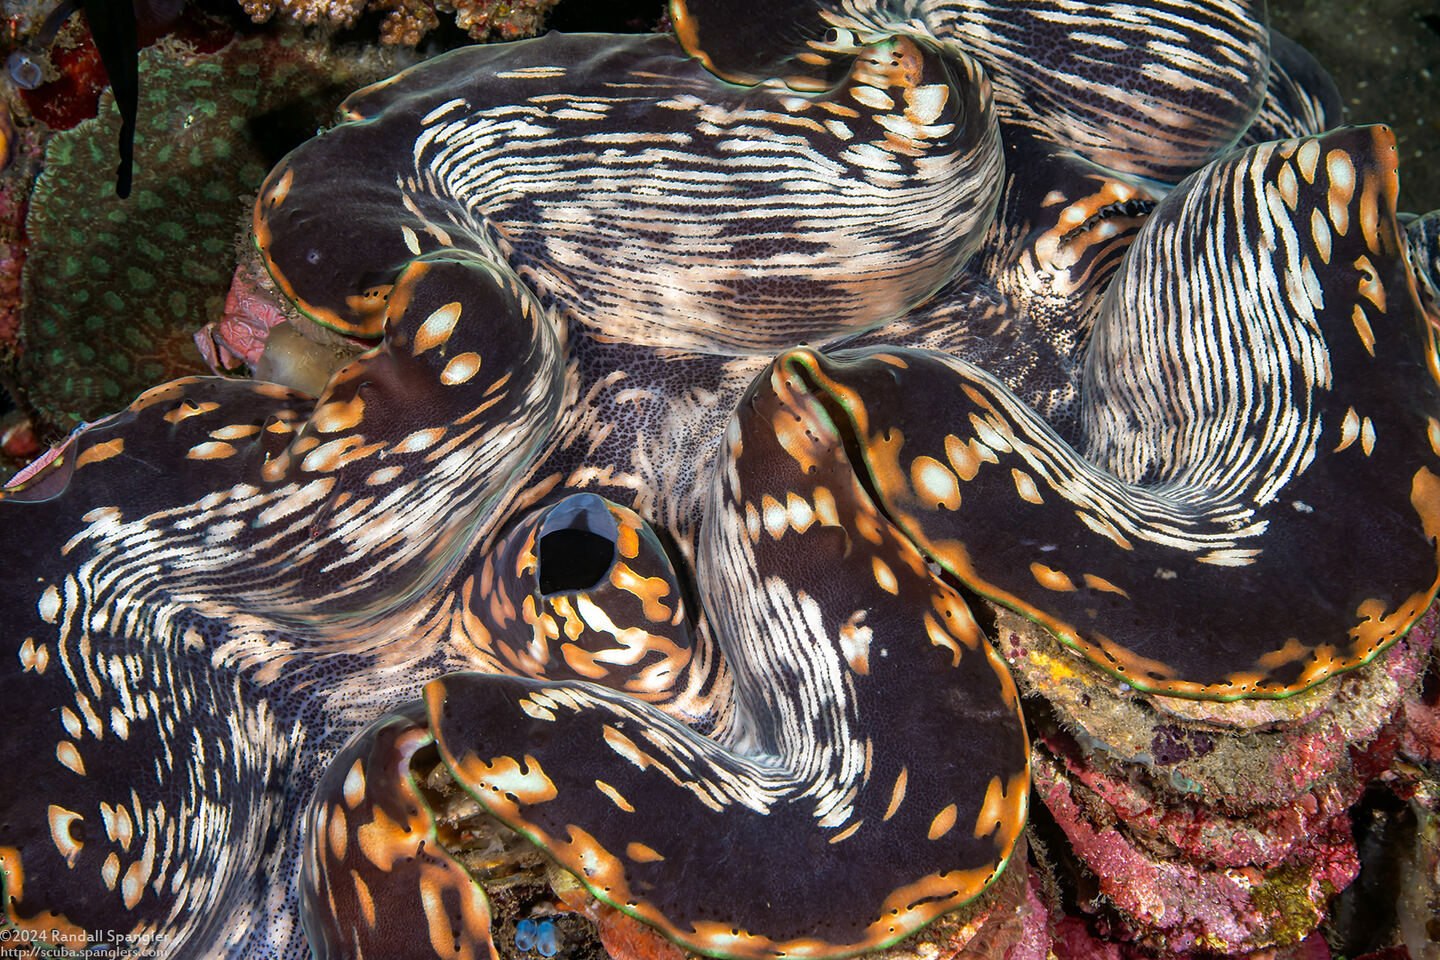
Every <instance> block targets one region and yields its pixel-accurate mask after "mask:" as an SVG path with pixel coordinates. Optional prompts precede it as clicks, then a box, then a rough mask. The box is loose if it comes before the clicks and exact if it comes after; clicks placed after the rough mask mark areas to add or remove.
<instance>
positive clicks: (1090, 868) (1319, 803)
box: [1001, 612, 1436, 960]
mask: <svg viewBox="0 0 1440 960" xmlns="http://www.w3.org/2000/svg"><path fill="white" fill-rule="evenodd" d="M1001 623H1002V625H1003V629H1002V632H1001V637H1002V641H1005V638H1006V637H1007V636H1008V642H1002V644H1001V646H1002V650H1004V651H1005V655H1006V658H1007V660H1008V661H1009V662H1010V664H1011V666H1012V668H1013V669H1014V670H1015V672H1016V675H1017V677H1018V678H1019V680H1020V683H1021V687H1022V689H1023V690H1025V691H1026V692H1027V694H1030V695H1032V696H1035V695H1041V696H1044V697H1045V699H1046V701H1047V702H1048V709H1046V710H1045V711H1038V710H1037V711H1036V714H1035V715H1034V716H1036V717H1038V719H1037V720H1036V728H1037V731H1036V732H1037V736H1036V737H1035V740H1034V742H1033V749H1032V758H1031V759H1032V773H1033V777H1034V788H1035V796H1036V799H1037V800H1038V804H1039V805H1040V806H1041V807H1043V809H1044V811H1045V812H1046V815H1047V817H1048V818H1049V819H1050V820H1052V821H1053V823H1054V824H1055V826H1056V827H1058V829H1059V831H1060V833H1061V834H1063V837H1064V842H1063V844H1054V843H1051V844H1049V845H1047V846H1046V847H1045V852H1046V854H1047V862H1050V863H1051V869H1053V870H1055V871H1057V875H1058V874H1073V875H1077V876H1080V877H1082V878H1083V879H1082V880H1081V881H1080V887H1079V888H1077V889H1086V890H1089V891H1091V893H1090V894H1089V896H1088V897H1086V896H1080V895H1078V893H1077V894H1076V903H1075V904H1074V905H1073V906H1072V907H1070V908H1061V909H1058V910H1057V912H1056V916H1055V923H1054V927H1053V929H1054V931H1055V933H1054V935H1055V937H1056V945H1057V947H1056V949H1057V955H1058V956H1062V957H1073V958H1077V960H1078V958H1087V960H1088V958H1092V957H1093V958H1096V960H1098V958H1100V957H1102V956H1103V957H1107V958H1115V960H1120V958H1122V957H1129V956H1131V953H1129V952H1127V951H1128V950H1129V949H1131V948H1133V950H1138V951H1141V953H1142V954H1144V955H1150V956H1153V955H1155V954H1157V953H1158V954H1160V955H1162V956H1179V955H1189V954H1192V953H1196V952H1198V953H1201V954H1206V955H1210V954H1225V955H1236V954H1252V953H1254V954H1259V953H1261V952H1263V953H1264V954H1265V955H1266V956H1269V955H1270V954H1272V953H1273V952H1275V951H1282V952H1285V953H1294V952H1295V951H1299V952H1300V954H1305V955H1307V956H1308V955H1310V954H1313V952H1314V950H1311V951H1310V954H1306V953H1305V950H1302V949H1301V948H1302V946H1303V945H1305V944H1312V943H1314V944H1320V945H1322V946H1323V940H1321V939H1320V938H1319V937H1318V935H1317V934H1316V930H1317V928H1318V927H1319V926H1320V925H1321V924H1322V922H1323V921H1325V919H1326V918H1327V916H1328V913H1329V901H1330V900H1331V898H1332V897H1333V896H1334V895H1335V894H1336V893H1338V892H1339V891H1341V890H1343V889H1345V888H1346V887H1347V886H1348V885H1349V884H1350V883H1351V882H1352V881H1353V880H1354V879H1355V877H1356V875H1357V874H1358V872H1359V869H1360V860H1359V855H1358V853H1357V850H1356V844H1355V839H1354V835H1353V832H1352V828H1351V821H1350V815H1349V811H1350V810H1351V808H1352V806H1353V805H1354V804H1355V803H1356V802H1357V801H1358V800H1359V799H1360V797H1361V794H1362V793H1363V792H1364V790H1365V787H1366V784H1367V783H1371V782H1373V781H1375V780H1376V779H1377V778H1383V777H1385V776H1387V771H1388V770H1389V769H1390V767H1391V766H1392V763H1393V762H1394V759H1395V756H1396V751H1397V746H1398V745H1400V744H1411V745H1412V746H1411V747H1410V748H1409V749H1411V750H1412V752H1413V751H1415V750H1423V749H1424V747H1423V746H1422V742H1423V741H1424V738H1425V737H1426V736H1427V731H1428V730H1429V729H1430V728H1429V727H1428V726H1427V725H1426V722H1427V721H1428V720H1429V719H1430V718H1431V713H1430V712H1429V711H1428V709H1427V708H1426V707H1425V706H1424V704H1423V703H1421V702H1420V701H1419V700H1418V699H1417V698H1418V696H1419V686H1420V680H1421V677H1422V675H1423V672H1424V670H1425V668H1426V664H1427V663H1428V662H1429V658H1430V654H1431V647H1432V643H1433V637H1434V633H1435V627H1436V615H1435V613H1434V612H1432V613H1430V614H1428V615H1427V617H1426V618H1425V619H1423V620H1422V621H1421V623H1420V624H1419V625H1418V626H1417V627H1416V628H1415V629H1414V630H1412V631H1411V633H1410V635H1409V636H1407V637H1406V638H1404V639H1403V640H1402V641H1401V642H1399V643H1397V644H1396V645H1395V646H1394V647H1392V648H1391V649H1390V650H1389V651H1387V652H1386V653H1385V654H1384V655H1382V656H1381V657H1380V658H1378V659H1377V660H1376V661H1375V662H1373V663H1371V664H1369V665H1367V666H1365V667H1362V668H1360V669H1358V670H1356V671H1353V672H1352V673H1349V674H1346V675H1344V676H1341V677H1338V678H1336V679H1335V680H1333V681H1331V682H1330V683H1328V684H1325V685H1323V686H1321V687H1319V688H1315V689H1312V690H1310V691H1306V692H1304V693H1302V694H1299V695H1297V696H1294V697H1291V698H1289V699H1285V700H1275V701H1252V702H1248V703H1247V702H1237V703H1234V704H1226V703H1205V702H1196V701H1180V700H1176V699H1174V698H1169V697H1160V696H1145V695H1140V694H1137V693H1136V692H1135V691H1133V690H1131V689H1129V688H1128V687H1127V686H1126V685H1125V684H1123V683H1120V682H1118V681H1115V680H1114V679H1112V678H1102V677H1098V676H1095V675H1094V674H1093V673H1091V672H1089V671H1088V669H1087V668H1085V667H1084V666H1083V665H1081V664H1080V663H1079V661H1078V658H1075V657H1073V656H1071V655H1069V654H1068V653H1067V652H1066V651H1064V650H1063V649H1062V648H1059V647H1058V645H1057V644H1055V643H1054V641H1053V640H1050V639H1049V638H1048V637H1046V636H1044V635H1043V634H1042V633H1041V632H1040V631H1037V630H1034V629H1032V628H1030V627H1029V626H1028V624H1026V623H1025V622H1024V621H1021V620H1020V619H1019V618H1014V617H1012V616H1010V615H1004V614H1002V615H1001ZM1410 717H1414V718H1417V719H1419V721H1420V723H1419V724H1418V726H1417V727H1416V728H1414V729H1411V728H1410V727H1408V726H1406V725H1405V721H1406V720H1407V718H1410ZM1092 938H1093V939H1092ZM1102 942H1106V943H1108V944H1109V946H1105V947H1101V946H1099V945H1100V944H1101V943H1102ZM1122 944H1128V945H1129V948H1127V949H1126V950H1120V949H1119V947H1118V946H1117V945H1122ZM1061 945H1068V946H1066V949H1065V950H1063V951H1062V950H1061ZM1315 949H1318V947H1316V948H1315ZM1117 950H1118V951H1119V952H1116V951H1117ZM1066 951H1068V952H1066ZM1097 951H1098V952H1097ZM1136 955H1137V956H1138V955H1139V954H1136Z"/></svg>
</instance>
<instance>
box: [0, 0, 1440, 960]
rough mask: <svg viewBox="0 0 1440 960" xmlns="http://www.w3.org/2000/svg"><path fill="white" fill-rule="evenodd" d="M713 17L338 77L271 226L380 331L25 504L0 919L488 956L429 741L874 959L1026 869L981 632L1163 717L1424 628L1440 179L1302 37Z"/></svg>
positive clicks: (554, 824) (1072, 18) (685, 891)
mask: <svg viewBox="0 0 1440 960" xmlns="http://www.w3.org/2000/svg"><path fill="white" fill-rule="evenodd" d="M720 6H724V5H720V4H711V3H705V2H693V0H692V2H690V3H677V5H676V7H675V22H676V25H677V32H678V35H679V42H677V41H676V40H675V39H672V38H669V37H658V36H657V37H644V38H617V37H608V36H601V35H586V36H560V35H553V34H552V35H550V36H548V37H545V38H541V39H537V40H533V41H525V42H521V43H516V44H507V45H496V46H489V47H472V48H467V49H463V50H459V51H455V52H452V53H450V54H446V55H443V56H441V57H438V58H435V59H433V60H431V61H428V62H426V63H423V64H420V65H418V66H416V67H413V68H411V69H409V70H407V71H404V72H402V73H400V74H399V75H397V76H396V77H394V78H392V79H390V80H387V81H385V82H382V83H380V84H376V85H374V86H371V87H368V88H366V89H364V90H361V91H359V92H358V93H356V94H354V95H353V96H352V97H351V98H350V99H349V100H347V102H346V104H345V107H344V112H345V121H344V122H343V123H341V124H340V125H338V126H337V127H335V128H334V129H332V130H330V131H328V132H327V133H324V134H323V135H321V136H319V137H317V138H316V139H314V140H312V141H310V142H309V143H307V144H305V145H304V146H302V147H300V148H299V149H298V150H296V151H295V152H294V153H292V154H291V155H290V156H289V157H288V158H286V159H285V160H284V161H283V162H282V163H281V164H280V165H279V166H278V167H277V168H276V169H275V170H274V171H272V173H271V174H270V176H269V178H268V179H267V181H266V183H265V185H264V187H263V188H262V190H261V193H260V196H259V198H258V201H257V203H256V207H255V214H254V222H253V233H254V238H255V243H256V246H257V248H258V250H259V253H260V256H261V258H262V259H263V262H264V264H265V266H266V268H267V269H268V271H269V273H270V275H271V277H272V278H273V281H274V283H275V284H276V286H277V287H278V288H279V289H280V290H282V291H283V292H284V294H285V295H286V297H287V298H288V299H289V300H291V301H292V302H293V303H294V305H295V306H296V307H297V308H298V310H299V311H300V312H301V313H302V314H304V315H305V316H307V317H308V318H310V319H312V320H314V321H317V322H318V323H320V324H322V325H324V326H326V327H329V328H331V329H334V330H339V331H342V332H345V333H348V334H351V335H355V336H358V337H364V338H370V339H372V340H375V339H378V340H379V342H378V343H377V344H376V345H375V346H374V347H373V348H372V349H369V350H367V351H366V352H364V353H363V354H361V355H360V356H358V357H357V358H355V359H354V360H353V361H351V362H350V363H348V364H347V365H345V366H343V367H341V368H340V369H339V370H336V371H335V372H334V373H333V375H332V376H331V378H330V380H329V383H328V384H327V385H326V387H325V389H324V391H323V392H322V393H321V394H320V396H319V397H316V398H311V397H309V396H306V395H304V394H300V393H298V392H296V391H293V390H291V389H288V388H286V387H283V386H280V385H276V384H271V383H262V382H245V381H230V380H223V379H218V378H191V379H187V380H180V381H175V382H173V383H169V384H165V385H162V386H159V387H156V388H154V389H152V390H150V391H148V392H147V393H145V394H143V395H142V396H141V397H140V398H139V399H137V400H136V401H135V402H134V403H133V404H131V406H130V407H128V408H127V409H126V410H124V411H122V412H121V413H119V414H116V415H115V416H113V417H111V418H109V419H107V420H105V421H102V422H100V423H98V424H94V425H91V426H89V427H88V428H86V429H84V430H83V431H81V432H80V433H78V434H77V435H76V436H75V437H73V438H72V439H71V440H70V441H69V442H68V443H67V444H66V445H65V446H64V447H63V448H62V449H61V450H59V451H58V452H57V453H56V455H55V456H54V457H53V459H51V460H50V461H49V462H48V463H47V464H46V465H44V466H43V467H41V468H39V469H37V470H36V471H34V472H32V473H30V474H28V475H27V476H25V477H24V478H23V479H22V480H20V482H18V483H17V484H15V485H13V486H12V487H10V488H9V489H7V491H6V494H5V496H4V498H3V500H0V503H3V510H4V518H5V524H4V526H3V528H0V537H3V538H4V550H5V552H6V555H7V566H6V569H5V572H4V575H3V590H4V596H5V598H6V599H7V601H8V603H7V608H8V614H7V624H6V630H5V635H4V636H5V639H4V643H5V644H6V651H7V652H6V653H5V655H4V658H3V660H0V664H3V666H0V670H3V673H0V690H3V701H0V716H3V721H4V722H5V723H6V724H7V725H8V726H9V728H10V729H11V730H14V731H19V732H20V734H22V735H16V736H12V737H10V738H9V739H7V740H6V741H5V742H4V746H3V747H0V750H3V753H0V756H3V758H4V760H5V763H6V765H7V766H8V767H9V768H10V769H13V770H15V771H23V776H16V777H13V778H12V779H11V780H10V781H8V782H7V783H6V784H5V785H4V786H3V787H0V810H3V821H0V823H3V826H0V870H3V882H4V895H5V901H4V902H5V909H6V911H7V913H6V916H7V918H8V924H9V926H8V927H7V930H10V931H19V932H24V933H25V934H26V935H27V936H28V935H30V934H31V933H34V934H35V935H40V934H42V933H43V934H45V935H47V936H49V938H50V940H51V941H52V942H54V943H56V944H57V945H61V946H75V945H77V944H80V943H83V942H85V941H86V940H87V939H89V940H93V939H95V938H96V936H97V934H96V933H95V932H96V931H114V932H116V933H117V934H119V935H123V936H124V937H126V938H128V942H132V943H140V942H143V943H147V944H151V945H154V946H157V947H158V948H159V949H160V950H161V951H162V952H164V953H165V954H166V955H169V956H192V955H198V954H202V953H204V954H217V955H218V954H228V955H234V956H246V957H259V956H285V957H292V956H298V955H300V954H302V953H303V952H304V950H305V949H306V946H305V944H306V938H307V937H308V939H309V943H310V945H311V946H312V947H313V949H314V950H315V952H316V953H317V955H321V956H358V955H362V954H363V955H370V956H400V955H402V954H403V955H407V956H484V955H487V954H492V953H493V951H494V950H495V946H494V942H493V938H492V936H491V929H490V914H489V909H488V906H487V902H486V897H485V894H484V892H483V890H482V889H481V887H480V886H479V885H478V884H477V883H476V882H475V881H474V880H473V878H472V877H471V876H470V875H469V874H468V873H467V871H466V869H465V867H464V866H463V865H462V864H461V862H460V861H459V860H457V859H456V858H455V857H454V856H453V855H452V853H451V852H450V851H448V850H447V849H446V847H445V845H444V843H442V842H441V839H442V837H441V831H440V830H439V829H438V827H437V817H436V814H435V811H434V809H433V808H432V798H431V796H430V795H429V794H428V793H427V792H426V791H425V790H424V789H422V784H421V783H420V782H419V780H418V779H417V777H416V775H415V774H414V773H413V771H412V766H411V765H412V761H413V760H414V758H415V757H416V756H417V755H418V754H419V753H420V751H422V750H426V751H429V752H430V753H431V754H433V755H438V757H439V758H440V759H441V760H443V763H444V767H445V770H446V771H447V772H448V775H449V776H451V777H453V778H454V780H455V781H457V782H458V783H460V784H462V785H463V787H464V789H465V790H467V791H469V792H470V793H471V794H472V795H473V797H474V798H475V799H476V800H478V802H479V803H480V804H481V805H483V806H484V808H485V809H486V810H488V811H489V812H490V813H491V814H493V815H494V816H496V817H498V818H499V820H501V821H503V822H504V823H505V824H507V825H508V826H509V827H511V828H513V829H514V830H517V831H518V832H519V833H520V834H522V835H523V836H524V837H526V838H528V840H530V841H532V842H533V843H535V844H538V845H539V846H540V847H543V848H544V850H545V851H546V852H547V854H548V855H549V856H550V857H552V858H553V859H554V860H555V861H556V862H558V863H559V864H560V865H561V866H563V867H564V868H566V869H568V870H569V871H571V872H573V874H574V875H575V877H576V878H578V880H579V882H580V883H582V884H583V885H584V886H585V888H586V889H587V890H588V891H589V892H590V893H591V894H592V895H593V896H594V897H596V898H598V899H600V900H602V901H604V902H606V903H609V904H612V905H613V906H614V907H616V908H618V909H619V910H621V911H623V912H625V913H628V914H630V915H632V916H634V917H636V918H638V919H639V920H640V921H642V922H644V923H646V924H649V925H651V926H653V927H654V928H656V929H658V930H659V931H661V932H662V933H664V934H665V935H666V936H668V937H670V938H672V939H673V940H675V941H676V942H678V943H680V944H682V945H684V946H686V947H689V948H692V949H694V950H697V951H700V952H703V953H709V954H712V955H718V956H734V957H772V956H804V957H830V956H841V955H845V954H849V953H855V952H860V951H864V950H871V949H878V948H881V947H886V946H888V945H890V944H893V943H895V942H896V941H899V940H901V939H902V938H904V937H906V936H909V935H911V934H913V933H915V932H916V931H917V930H920V929H921V928H923V927H924V926H925V925H926V924H928V923H930V922H931V921H933V920H935V918H936V917H938V916H940V915H941V914H943V913H945V912H946V911H949V910H952V909H953V908H956V907H959V906H961V905H963V904H966V903H968V902H971V901H974V900H975V899H976V898H977V897H979V896H980V895H981V894H982V892H983V891H985V890H986V888H987V886H989V885H990V884H991V883H992V881H993V880H994V879H995V878H996V877H997V876H999V875H1001V874H1002V873H1003V871H1004V870H1005V869H1006V866H1007V863H1009V862H1011V861H1013V860H1014V859H1016V857H1015V854H1016V852H1017V849H1018V848H1017V844H1018V843H1019V838H1020V836H1021V832H1022V829H1023V826H1024V824H1025V820H1026V815H1027V807H1028V804H1029V796H1030V793H1029V790H1030V786H1029V783H1030V781H1029V774H1030V752H1029V743H1028V740H1027V734H1026V729H1025V726H1024V725H1023V722H1022V717H1021V713H1020V701H1019V694H1018V691H1017V688H1016V685H1015V683H1014V682H1013V681H1012V679H1011V674H1010V672H1009V670H1008V669H1007V666H1006V662H1005V660H1004V659H1002V656H1001V654H1000V653H999V652H997V650H996V649H995V648H994V647H992V646H991V644H990V643H989V642H988V640H987V637H986V632H987V628H988V629H989V630H990V632H992V633H993V632H994V631H995V628H996V626H997V625H998V626H1000V627H1002V628H1004V629H1005V630H1011V631H1013V632H1020V631H1023V630H1032V631H1034V636H1035V638H1036V639H1035V642H1038V640H1039V639H1040V638H1044V639H1046V640H1048V641H1049V642H1051V643H1053V644H1055V645H1057V649H1058V650H1059V651H1060V655H1061V656H1062V657H1068V658H1069V659H1070V661H1071V662H1072V664H1073V666H1072V667H1068V668H1067V669H1068V670H1070V673H1071V674H1074V673H1075V671H1076V670H1080V669H1084V670H1090V671H1093V674H1094V676H1096V677H1099V678H1101V680H1102V681H1103V682H1104V683H1109V684H1113V685H1118V686H1120V687H1123V688H1124V689H1125V690H1127V691H1138V692H1140V693H1144V694H1147V695H1151V696H1154V697H1163V698H1167V699H1169V700H1178V701H1179V702H1184V701H1186V700H1187V699H1188V700H1194V701H1201V702H1212V701H1213V702H1216V703H1220V704H1224V703H1226V702H1229V701H1234V702H1238V703H1242V704H1248V703H1251V702H1254V701H1257V700H1258V701H1267V700H1283V699H1284V698H1289V697H1295V696H1302V697H1303V696H1306V695H1308V694H1307V691H1312V690H1316V689H1327V688H1329V687H1330V686H1331V685H1333V684H1335V683H1337V682H1338V681H1339V680H1341V679H1344V678H1345V676H1347V672H1349V671H1355V670H1356V669H1357V668H1362V669H1369V668H1368V667H1365V665H1366V664H1369V663H1371V662H1372V661H1375V660H1376V659H1377V658H1379V657H1380V656H1381V655H1382V654H1384V653H1385V652H1386V651H1387V650H1389V649H1392V647H1393V648H1395V649H1399V648H1398V647H1397V646H1396V644H1397V641H1399V640H1400V639H1401V638H1402V637H1403V636H1404V635H1405V633H1406V632H1407V631H1408V630H1409V629H1410V627H1411V626H1412V625H1413V624H1414V623H1415V622H1416V621H1417V620H1418V619H1419V618H1420V617H1421V616H1422V614H1423V613H1424V612H1425V610H1426V609H1427V608H1428V606H1429V604H1430V602H1431V600H1432V599H1433V597H1434V594H1435V591H1436V582H1437V554H1436V549H1437V548H1436V540H1435V537H1436V533H1437V532H1440V386H1437V374H1440V366H1437V356H1436V348H1435V342H1434V332H1433V330H1434V327H1433V324H1435V323H1440V315H1437V313H1436V311H1435V306H1434V304H1435V300H1434V290H1435V283H1436V262H1437V248H1436V244H1435V239H1434V238H1435V236H1436V231H1435V229H1434V224H1435V216H1434V215H1431V216H1430V217H1428V218H1422V219H1420V220H1418V221H1416V222H1415V223H1414V224H1412V225H1410V226H1409V227H1402V225H1401V223H1400V221H1399V219H1398V218H1397V214H1396V210H1395V206H1396V198H1397V193H1398V179H1397V174H1396V170H1395V164H1394V157H1393V152H1394V151H1393V142H1392V140H1391V138H1390V136H1389V134H1388V132H1387V131H1386V130H1384V129H1383V128H1378V127H1366V128H1348V129H1338V130H1334V131H1330V132H1326V128H1327V127H1329V126H1330V125H1331V123H1332V122H1333V120H1334V119H1335V112H1336V104H1335V98H1334V95H1333V90H1332V89H1331V87H1330V86H1329V83H1328V80H1327V79H1326V78H1325V76H1324V74H1323V71H1321V70H1320V69H1319V68H1318V67H1317V66H1316V65H1315V64H1314V63H1313V62H1312V61H1311V60H1310V59H1309V58H1308V57H1307V56H1306V55H1305V54H1304V52H1303V51H1301V50H1299V49H1298V48H1296V47H1294V46H1293V45H1291V44H1288V43H1287V42H1286V41H1284V40H1283V38H1279V37H1272V36H1270V35H1269V34H1268V33H1267V31H1266V30H1265V28H1264V26H1263V18H1262V17H1261V16H1260V12H1259V11H1258V10H1256V9H1253V8H1251V7H1249V6H1247V5H1245V4H1240V3H1224V2H1218V0H1217V2H1209V3H1206V2H1191V3H1183V4H1182V3H1175V2H1170V0H1152V2H1149V3H1144V4H1139V5H1137V4H1133V3H1127V4H1124V5H1123V7H1124V10H1123V11H1121V10H1120V9H1119V7H1120V5H1115V6H1114V7H1112V6H1110V5H1104V4H1100V5H1093V6H1083V7H1081V6H1076V5H1072V4H1062V3H1059V2H1055V3H1039V4H1035V3H1026V4H1001V5H994V4H974V5H970V4H963V3H935V4H895V5H887V6H886V7H885V8H884V9H876V8H873V7H871V6H868V5H865V4H843V5H840V6H838V7H830V6H824V5H813V6H812V5H811V4H807V3H793V4H787V5H785V6H784V7H783V8H781V9H783V15H781V14H777V13H776V12H775V8H766V10H765V11H763V16H762V15H761V12H762V11H759V7H760V5H756V7H757V10H756V11H755V13H756V16H755V17H754V18H753V19H751V20H749V21H747V20H745V19H744V18H743V17H737V16H736V14H735V13H734V12H733V10H732V12H728V13H727V12H726V10H723V9H722V10H717V9H714V7H720ZM1122 13H1123V14H1124V15H1123V16H1121V14H1122ZM737 23H749V26H748V27H743V28H742V27H739V26H737ZM682 44H683V46H682ZM1115 50H1123V51H1124V56H1121V57H1115V58H1113V59H1107V54H1106V51H1112V52H1113V51H1115ZM1232 148H1234V149H1232ZM997 609H998V610H1000V611H1003V612H1001V613H996V612H995V611H996V610H997ZM1007 617H1008V618H1011V619H1008V620H1007V619H1006V618H1007ZM1022 618H1023V619H1022ZM1024 621H1028V622H1029V623H1031V624H1033V625H1034V626H1033V627H1012V624H1013V623H1014V622H1022V623H1023V622H1024ZM1067 651H1068V652H1067ZM1006 656H1007V657H1010V658H1011V660H1012V661H1013V660H1014V659H1015V655H1014V649H1013V645H1012V647H1007V650H1006ZM1021 658H1022V659H1023V658H1024V653H1023V651H1022V653H1021ZM1027 683H1033V681H1031V680H1027ZM416 698H419V699H416ZM1215 709H1217V710H1220V709H1223V707H1217V708H1215ZM1047 763H1048V761H1047ZM1046 769H1047V770H1048V769H1049V767H1047V768H1046ZM1047 776H1049V774H1048V773H1047ZM1046 782H1047V783H1048V782H1050V781H1046ZM1056 802H1057V803H1058V802H1059V798H1058V795H1057V800H1056Z"/></svg>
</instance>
